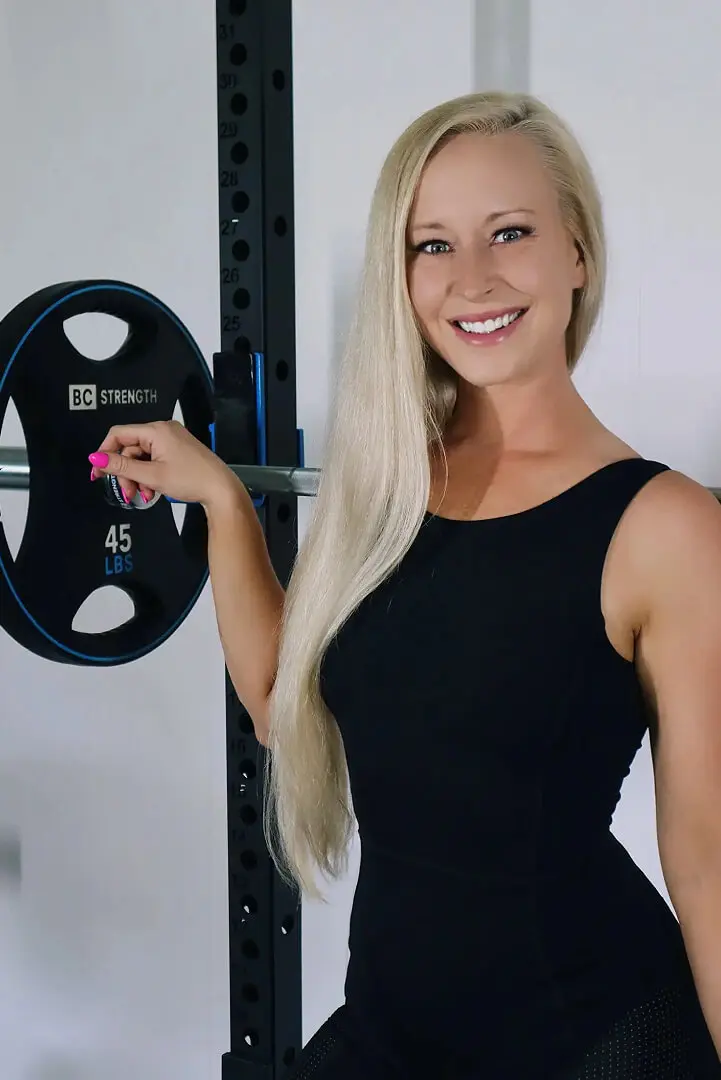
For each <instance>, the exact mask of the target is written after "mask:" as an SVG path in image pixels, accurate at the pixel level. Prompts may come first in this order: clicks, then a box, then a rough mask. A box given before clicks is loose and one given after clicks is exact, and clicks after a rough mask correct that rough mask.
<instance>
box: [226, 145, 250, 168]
mask: <svg viewBox="0 0 721 1080" xmlns="http://www.w3.org/2000/svg"><path fill="white" fill-rule="evenodd" d="M248 154H249V150H248V147H247V146H246V145H245V143H244V142H239V143H236V144H235V146H234V147H233V149H232V150H231V151H230V156H231V158H232V159H233V162H234V163H235V164H236V165H244V164H245V162H246V161H247V160H248Z"/></svg>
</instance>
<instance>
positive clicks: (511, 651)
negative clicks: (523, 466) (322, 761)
mask: <svg viewBox="0 0 721 1080" xmlns="http://www.w3.org/2000/svg"><path fill="white" fill-rule="evenodd" d="M667 468H668V466H666V465H663V464H661V463H659V462H654V461H648V460H645V459H643V458H632V459H625V460H623V461H617V462H614V463H612V464H610V465H607V466H605V467H603V468H601V469H599V470H598V471H597V472H595V473H593V474H592V475H591V476H589V477H587V478H586V479H584V480H582V481H581V482H580V483H577V484H576V485H574V486H573V487H572V488H570V489H569V490H567V491H565V492H563V493H561V494H560V495H558V496H556V497H554V498H552V499H550V500H549V501H547V502H545V503H543V504H541V505H540V506H537V507H534V508H532V509H530V510H526V511H523V512H521V513H517V514H512V515H510V516H505V517H500V518H492V519H490V520H489V519H486V520H480V521H453V520H450V519H445V518H437V517H432V516H430V515H426V518H425V520H424V524H423V526H422V528H421V531H420V533H419V535H418V536H417V538H416V540H415V541H414V543H413V545H412V547H411V549H410V551H409V552H408V554H407V555H406V557H405V558H404V559H403V561H402V563H401V565H400V566H399V567H398V568H397V570H396V571H395V572H394V573H393V574H392V576H391V577H390V578H389V579H388V580H387V581H385V582H384V583H383V584H382V585H381V586H380V587H379V588H378V589H376V590H375V592H374V593H373V594H372V595H371V596H369V597H368V598H367V599H366V600H365V601H364V602H363V603H362V604H361V606H360V607H359V608H358V610H357V611H356V612H355V613H354V614H353V616H352V617H351V619H350V620H349V621H348V622H347V623H346V625H345V626H344V627H343V628H342V629H341V631H340V633H339V634H338V636H337V638H336V640H335V641H334V642H333V643H332V645H331V647H330V648H329V650H328V652H327V654H326V657H325V659H324V662H323V666H322V670H321V686H322V690H323V694H324V697H325V700H326V702H327V704H328V706H329V708H330V710H331V711H332V713H333V714H334V716H335V718H336V720H337V722H338V725H339V728H340V731H341V733H342V737H343V740H344V745H345V750H346V755H347V760H348V767H349V772H350V779H351V791H352V797H353V805H354V810H355V813H356V817H357V820H358V826H359V833H360V841H361V867H360V876H359V880H358V885H357V888H356V893H355V897H354V903H353V911H352V916H351V930H350V950H351V954H350V962H349V967H348V974H347V979H346V988H345V989H346V1010H345V1012H346V1013H347V1021H346V1022H347V1023H350V1024H353V1025H355V1026H356V1029H357V1030H362V1031H363V1032H364V1038H365V1039H366V1040H367V1042H368V1043H369V1044H370V1045H372V1046H373V1048H374V1049H375V1050H376V1052H377V1053H378V1054H379V1055H385V1057H386V1058H387V1060H388V1061H392V1062H394V1063H395V1064H396V1065H397V1066H398V1067H399V1068H400V1069H401V1071H403V1070H406V1071H407V1072H408V1075H415V1073H412V1072H411V1071H410V1070H413V1069H416V1070H420V1071H419V1072H418V1075H428V1076H431V1075H437V1076H440V1075H441V1072H436V1073H434V1072H433V1071H432V1068H433V1067H435V1066H433V1062H436V1063H438V1062H441V1061H443V1062H445V1063H446V1069H447V1068H448V1065H447V1063H448V1062H449V1060H451V1061H455V1062H456V1063H457V1065H458V1068H459V1069H460V1068H461V1067H462V1065H463V1063H466V1064H469V1063H471V1062H473V1063H474V1067H476V1068H478V1069H479V1070H480V1071H479V1073H478V1075H479V1076H483V1077H486V1076H487V1077H489V1078H490V1077H493V1080H501V1078H505V1077H508V1078H509V1080H510V1078H513V1080H526V1078H528V1077H536V1076H539V1077H540V1076H552V1075H554V1072H558V1071H560V1070H561V1069H562V1068H563V1067H564V1066H565V1065H567V1064H568V1063H571V1062H573V1061H574V1060H578V1059H579V1057H580V1055H581V1053H582V1052H583V1050H584V1049H585V1048H587V1047H588V1046H589V1045H591V1044H592V1043H593V1042H594V1040H595V1039H597V1038H598V1037H599V1035H601V1034H602V1033H603V1032H604V1031H606V1030H607V1029H608V1028H609V1027H610V1026H611V1024H612V1023H613V1022H614V1020H616V1019H617V1018H619V1017H620V1016H622V1015H623V1014H624V1012H627V1011H628V1010H629V1009H632V1008H633V1007H635V1006H637V1005H638V1004H639V1002H643V1001H644V1000H645V999H646V998H648V997H650V996H651V995H652V994H653V993H654V992H656V991H658V990H660V989H662V988H663V987H664V986H667V985H669V984H671V983H673V981H674V979H675V978H676V975H677V973H678V972H679V971H680V970H684V971H687V958H686V953H685V950H684V945H683V939H682V937H681V933H680V929H679V926H678V923H677V921H676V918H675V916H674V915H673V913H672V912H671V910H670V908H669V907H668V905H667V904H666V902H665V900H664V899H663V898H662V897H661V895H660V894H659V892H658V891H657V890H656V888H655V887H654V886H653V885H652V884H651V882H650V881H649V880H648V879H647V878H646V876H645V875H644V874H643V873H642V872H641V870H640V869H639V868H638V867H637V865H636V864H635V863H634V861H633V860H632V859H631V857H630V856H629V855H628V853H627V852H626V851H625V849H624V848H623V847H622V846H621V845H620V843H619V842H618V841H617V840H616V839H615V838H614V837H613V835H612V833H611V832H610V831H609V826H610V824H611V819H612V816H613V812H614V809H615V807H616V804H617V802H618V799H619V795H620V790H621V785H622V782H623V780H624V778H625V777H626V775H627V774H628V772H629V769H630V767H631V763H632V761H633V759H634V757H635V755H636V753H637V751H638V749H639V747H640V745H641V742H642V740H643V738H644V734H645V732H646V730H647V725H648V716H647V713H646V711H645V708H644V702H643V698H642V694H641V689H640V685H639V682H638V678H637V675H636V670H635V667H634V664H633V663H631V662H629V661H627V660H626V659H624V658H623V657H622V656H620V655H619V653H618V652H616V650H615V649H614V648H613V646H612V645H611V643H610V641H609V639H608V637H607V635H606V629H605V625H604V619H603V614H602V611H601V599H600V592H601V579H602V572H603V567H604V561H605V558H606V553H607V551H608V548H609V544H610V542H611V539H612V537H613V534H614V532H615V530H616V528H617V526H618V524H619V521H620V519H621V517H622V515H623V513H624V511H625V509H626V508H627V506H628V505H629V503H630V501H631V500H632V499H633V498H634V496H635V495H636V494H637V493H638V491H639V490H640V489H641V488H642V487H643V485H644V484H645V483H646V482H647V481H649V480H650V479H651V478H652V477H654V476H655V475H657V474H658V473H660V472H662V471H664V470H665V469H667ZM423 1070H425V1071H423ZM429 1070H431V1071H429ZM484 1070H486V1071H484ZM544 1070H547V1071H544ZM448 1075H456V1074H455V1073H453V1074H452V1073H450V1072H449V1073H448ZM469 1075H475V1072H473V1073H471V1074H469Z"/></svg>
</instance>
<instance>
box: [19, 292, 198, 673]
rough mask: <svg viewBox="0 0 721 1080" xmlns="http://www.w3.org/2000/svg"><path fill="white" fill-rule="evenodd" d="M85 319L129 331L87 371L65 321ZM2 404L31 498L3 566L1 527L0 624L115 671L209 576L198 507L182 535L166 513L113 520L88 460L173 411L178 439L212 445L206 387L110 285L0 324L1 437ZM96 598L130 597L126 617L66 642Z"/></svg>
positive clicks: (142, 297) (190, 362)
mask: <svg viewBox="0 0 721 1080" xmlns="http://www.w3.org/2000/svg"><path fill="white" fill-rule="evenodd" d="M87 312H102V313H104V314H107V315H114V316H116V317H117V318H119V319H123V320H124V321H125V322H126V323H127V324H128V326H129V333H128V337H127V338H126V341H125V342H124V344H123V346H122V347H121V348H120V350H119V351H118V352H117V353H116V355H115V356H114V357H112V358H110V359H107V360H103V361H100V362H98V361H94V360H89V359H87V358H86V357H84V356H82V355H81V354H80V353H79V352H78V351H77V350H76V349H75V348H74V346H73V345H72V344H71V343H70V341H69V340H68V338H67V335H66V333H65V330H64V326H63V324H64V322H65V321H66V320H67V319H69V318H71V317H73V316H75V315H80V314H84V313H87ZM10 398H12V400H13V401H14V403H15V407H16V408H17V411H18V414H19V417H20V421H21V423H22V425H23V428H24V431H25V441H26V445H27V453H28V461H29V465H30V489H29V493H28V496H29V502H28V514H27V522H26V526H25V532H24V534H23V539H22V542H21V545H20V549H19V551H18V553H17V557H16V559H14V560H13V558H12V555H11V553H10V550H9V548H8V545H7V541H6V538H5V533H4V531H3V529H2V526H1V525H0V623H2V625H3V626H4V628H5V629H6V630H7V631H8V633H9V634H10V635H11V636H12V637H13V638H15V640H16V641H18V642H19V643H20V644H21V645H23V646H25V647H26V648H28V649H30V650H31V651H33V652H35V653H37V654H38V655H40V656H43V657H46V658H47V659H50V660H56V661H59V662H61V663H67V664H80V665H115V664H124V663H128V662H129V661H132V660H137V659H139V658H140V657H142V656H145V655H147V654H148V653H150V652H152V651H153V649H156V648H157V647H158V646H159V645H160V644H162V642H163V641H165V640H167V638H168V637H169V636H170V635H171V634H172V633H173V632H174V631H175V630H176V629H177V628H178V626H180V624H181V623H182V622H183V620H184V619H185V617H186V616H187V615H188V614H189V612H190V611H191V610H192V608H193V606H194V604H195V602H196V600H197V599H198V597H199V595H200V593H201V592H202V590H203V587H204V585H205V583H206V581H207V577H208V565H207V529H206V520H205V514H204V512H203V510H202V508H201V507H200V506H194V505H190V506H188V507H187V508H186V513H185V519H184V522H183V526H182V529H181V531H180V533H179V532H178V529H177V528H176V525H175V521H174V518H173V514H172V510H171V507H170V504H169V503H168V502H167V501H166V500H165V499H161V500H160V501H159V502H157V503H156V504H155V505H154V506H152V507H150V508H149V509H147V510H142V511H128V510H126V509H125V508H120V507H113V506H111V505H110V504H109V503H108V501H107V500H106V499H105V497H104V492H103V484H102V483H101V482H96V483H95V484H93V483H91V482H90V464H89V462H88V454H90V453H92V452H93V451H94V450H96V449H97V448H98V446H99V444H100V442H101V441H102V440H103V439H104V438H105V435H106V434H107V431H108V428H110V427H112V426H113V425H115V424H129V423H130V424H135V423H138V424H140V423H147V422H150V421H153V420H169V419H170V418H171V417H172V415H173V412H174V409H175V405H176V402H178V401H179V402H180V406H181V409H182V411H183V418H184V422H185V425H186V427H187V428H188V430H189V431H191V432H192V433H193V434H194V435H195V436H196V437H197V438H199V439H200V440H201V441H202V442H203V443H204V444H205V445H206V446H209V445H210V430H209V428H210V424H211V423H212V418H213V404H212V400H213V399H212V379H211V376H210V372H209V370H208V367H207V365H206V363H205V360H204V358H203V356H202V354H201V352H200V350H199V348H198V346H197V344H196V343H195V341H194V340H193V338H192V337H191V335H190V333H189V331H188V330H187V329H186V327H185V326H184V325H183V324H182V322H181V321H180V320H179V319H178V317H177V316H176V315H175V314H173V312H172V311H171V310H170V309H169V308H167V307H166V306H165V305H164V304H162V303H161V301H160V300H158V299H157V298H156V297H154V296H152V295H151V294H150V293H148V292H145V291H144V290H142V289H139V288H137V287H135V286H132V285H127V284H124V283H122V282H117V281H83V282H72V283H67V284H62V285H55V286H51V287H50V288H47V289H43V290H42V291H41V292H38V293H36V294H34V295H33V296H30V297H28V298H27V299H26V300H24V301H22V303H21V304H19V305H18V306H17V307H16V308H15V309H14V310H13V311H11V312H10V314H9V315H8V316H7V317H6V318H5V319H4V320H3V321H2V323H0V425H1V424H2V420H3V417H4V415H5V412H6V410H7V406H8V401H9V400H10ZM104 585H115V586H117V587H118V588H120V589H122V590H123V591H124V592H126V593H127V594H128V596H129V597H130V598H131V600H132V601H133V603H134V605H135V614H134V615H133V617H132V618H131V619H130V620H129V621H128V622H126V623H124V624H123V625H122V626H119V627H116V628H115V629H112V630H108V631H104V632H102V633H99V634H88V633H82V632H79V631H76V630H73V629H72V623H73V619H74V618H75V615H76V613H77V611H78V609H79V607H80V606H81V605H82V603H83V601H84V600H85V599H86V598H87V597H88V596H90V594H91V593H92V592H94V591H95V590H96V589H98V588H100V587H102V586H104Z"/></svg>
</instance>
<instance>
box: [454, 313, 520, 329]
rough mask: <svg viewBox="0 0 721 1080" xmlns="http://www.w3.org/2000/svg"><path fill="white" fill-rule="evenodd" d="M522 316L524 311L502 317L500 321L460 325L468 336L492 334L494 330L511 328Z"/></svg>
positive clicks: (492, 320) (489, 320)
mask: <svg viewBox="0 0 721 1080" xmlns="http://www.w3.org/2000/svg"><path fill="white" fill-rule="evenodd" d="M522 314H523V311H514V312H513V314H511V315H502V316H501V317H500V318H499V319H486V321H485V322H462V323H459V324H458V325H459V326H460V327H461V328H462V329H463V330H465V331H466V333H467V334H492V333H493V331H494V330H500V329H501V327H503V326H510V324H511V323H512V322H515V321H516V319H517V318H518V317H519V316H520V315H522Z"/></svg>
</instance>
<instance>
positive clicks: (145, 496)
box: [140, 491, 150, 506]
mask: <svg viewBox="0 0 721 1080" xmlns="http://www.w3.org/2000/svg"><path fill="white" fill-rule="evenodd" d="M140 498H141V499H142V500H143V502H144V503H145V504H146V506H147V504H148V503H149V502H150V496H149V495H146V494H145V492H144V491H141V492H140Z"/></svg>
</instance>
